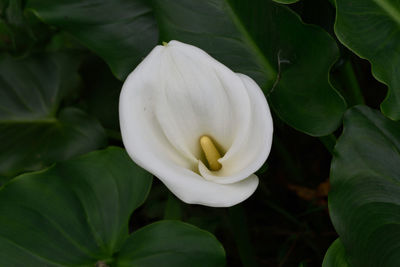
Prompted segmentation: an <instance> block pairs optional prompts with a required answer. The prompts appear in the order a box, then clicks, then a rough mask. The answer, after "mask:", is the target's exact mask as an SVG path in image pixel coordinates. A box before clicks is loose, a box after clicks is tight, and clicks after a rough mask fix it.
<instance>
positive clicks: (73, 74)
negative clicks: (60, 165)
mask: <svg viewBox="0 0 400 267" xmlns="http://www.w3.org/2000/svg"><path fill="white" fill-rule="evenodd" d="M77 69H78V62H77V61H76V60H74V57H72V56H70V55H64V54H53V55H37V56H35V57H31V58H26V59H22V60H16V59H13V58H11V57H10V56H7V55H3V56H2V57H1V58H0V150H1V151H2V153H1V154H0V176H13V175H16V174H18V173H20V172H22V171H31V170H37V169H40V168H43V167H44V166H46V165H48V164H51V163H53V162H56V161H59V160H64V159H67V158H70V157H72V156H74V155H78V154H83V153H86V152H88V151H91V150H93V149H97V148H99V147H101V146H104V145H105V143H106V136H105V133H104V129H103V128H102V127H101V125H100V124H99V123H98V122H97V121H96V120H94V119H92V118H90V117H89V116H88V115H86V114H85V113H84V112H82V111H80V110H78V109H76V108H66V109H62V110H61V111H59V106H60V102H61V100H62V99H63V97H64V96H65V95H67V94H68V92H70V91H71V90H72V89H74V88H75V87H76V86H77V82H78V78H79V77H78V76H77Z"/></svg>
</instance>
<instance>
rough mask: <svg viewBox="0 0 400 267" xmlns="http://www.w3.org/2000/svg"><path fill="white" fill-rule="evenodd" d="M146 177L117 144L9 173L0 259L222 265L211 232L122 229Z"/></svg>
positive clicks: (0, 216)
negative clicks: (41, 168) (37, 168)
mask: <svg viewBox="0 0 400 267" xmlns="http://www.w3.org/2000/svg"><path fill="white" fill-rule="evenodd" d="M151 182H152V175H151V174H150V173H147V172H146V171H144V170H143V169H142V168H140V167H138V166H137V165H135V164H134V163H133V162H132V160H131V159H130V158H129V156H128V155H127V153H126V152H125V151H124V150H123V149H121V148H116V147H112V148H108V149H106V150H103V151H96V152H92V153H89V154H86V155H84V156H80V157H78V158H74V159H70V160H68V161H64V162H61V163H57V164H56V165H55V166H53V167H51V168H49V169H47V170H45V171H40V172H36V173H30V174H24V175H21V176H19V177H17V178H15V179H13V180H12V181H11V182H9V183H8V184H6V185H4V186H3V187H2V188H1V189H0V265H1V266H15V265H18V266H94V265H95V264H96V263H99V262H102V263H105V264H108V265H110V266H158V265H161V266H162V265H167V266H182V267H184V266H188V265H190V266H223V265H224V261H225V260H224V257H225V253H224V249H223V248H222V246H221V244H220V243H219V242H218V241H217V240H216V239H215V237H214V236H212V235H211V234H210V233H208V232H205V231H203V230H200V229H198V228H196V227H194V226H191V225H188V224H185V223H182V222H178V221H161V222H157V223H154V224H151V225H148V226H146V227H144V228H142V229H139V230H138V231H136V232H134V233H133V234H131V235H130V236H129V232H128V224H129V219H130V215H131V213H132V212H133V211H134V210H135V209H137V208H138V207H139V206H140V205H142V204H143V202H144V201H145V199H146V197H147V195H148V193H149V190H150V187H151Z"/></svg>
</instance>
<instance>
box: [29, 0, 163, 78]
mask: <svg viewBox="0 0 400 267" xmlns="http://www.w3.org/2000/svg"><path fill="white" fill-rule="evenodd" d="M28 8H31V9H33V11H34V12H35V13H36V14H37V16H38V17H39V18H41V19H42V20H43V21H44V22H45V23H48V24H51V25H53V26H56V27H58V28H60V29H62V30H65V31H67V32H69V33H70V34H71V35H73V36H75V37H76V38H77V39H78V40H79V41H80V42H82V44H84V45H85V46H87V47H88V48H89V49H91V50H92V51H93V52H95V53H96V54H97V55H99V56H100V57H102V58H103V59H104V60H105V61H106V62H107V63H108V65H109V66H110V67H111V69H112V71H113V73H114V75H115V76H116V77H117V78H119V79H120V80H124V79H125V78H126V76H127V75H128V74H129V73H130V72H131V71H133V69H134V67H135V66H136V65H137V64H138V63H139V62H140V61H141V60H142V58H143V57H144V56H146V55H147V54H148V53H149V52H150V50H151V49H152V48H153V47H154V46H155V45H156V44H157V41H158V31H157V26H156V22H155V20H154V18H153V15H152V10H151V9H150V8H149V7H148V6H147V4H146V1H144V0H86V1H81V0H57V1H53V0H29V2H28Z"/></svg>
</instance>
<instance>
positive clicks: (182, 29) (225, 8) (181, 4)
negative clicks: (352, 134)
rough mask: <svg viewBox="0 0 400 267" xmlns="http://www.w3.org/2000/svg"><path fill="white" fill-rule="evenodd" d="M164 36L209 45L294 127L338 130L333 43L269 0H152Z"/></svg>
mask: <svg viewBox="0 0 400 267" xmlns="http://www.w3.org/2000/svg"><path fill="white" fill-rule="evenodd" d="M153 5H154V8H155V15H156V18H157V20H158V24H159V27H160V31H161V40H162V41H169V40H173V39H176V40H179V41H182V42H185V43H189V44H193V45H195V46H198V47H200V48H202V49H204V50H205V51H206V52H208V53H209V54H211V55H212V56H213V57H215V58H216V59H217V60H219V61H221V62H222V63H223V64H225V65H227V66H228V67H230V68H231V69H233V70H234V71H236V72H240V73H244V74H247V75H249V76H250V77H252V78H253V79H255V81H256V82H257V83H258V84H259V85H260V86H261V88H263V90H264V92H265V93H266V95H269V96H270V104H271V105H272V107H273V108H274V109H275V111H276V112H277V113H278V115H279V116H280V117H281V118H282V119H283V120H284V121H285V122H287V123H288V124H289V125H291V126H292V127H294V128H296V129H298V130H300V131H303V132H305V133H308V134H310V135H315V136H323V135H327V134H329V133H331V132H332V131H334V130H335V129H336V128H337V127H338V126H339V124H340V123H341V117H342V114H343V112H344V110H345V103H344V100H343V99H342V97H340V96H339V94H338V93H337V92H336V91H335V90H334V89H333V88H332V86H331V85H330V83H329V81H328V72H329V69H330V67H331V65H332V64H333V63H334V61H335V60H336V59H337V57H338V48H337V46H336V43H335V42H334V40H333V39H332V38H331V37H330V36H329V35H328V34H327V33H326V32H324V31H323V30H322V29H320V28H317V27H315V26H310V25H305V24H304V23H302V21H301V20H300V18H299V16H298V15H296V14H295V13H294V12H292V11H291V10H290V9H288V8H286V7H284V6H281V5H278V4H275V3H273V2H272V1H271V0H252V1H250V2H248V1H239V0H237V1H236V0H231V1H228V0H205V1H185V0H154V1H153Z"/></svg>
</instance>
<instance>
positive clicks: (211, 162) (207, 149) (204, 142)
mask: <svg viewBox="0 0 400 267" xmlns="http://www.w3.org/2000/svg"><path fill="white" fill-rule="evenodd" d="M200 146H201V149H202V150H203V152H204V155H205V156H206V159H207V162H208V166H209V168H210V170H211V171H219V170H220V169H221V168H222V165H221V163H219V162H218V160H219V159H220V158H221V154H220V153H219V151H218V149H217V148H216V147H215V145H214V143H213V141H212V139H211V138H210V137H209V136H207V135H203V136H202V137H200Z"/></svg>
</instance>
